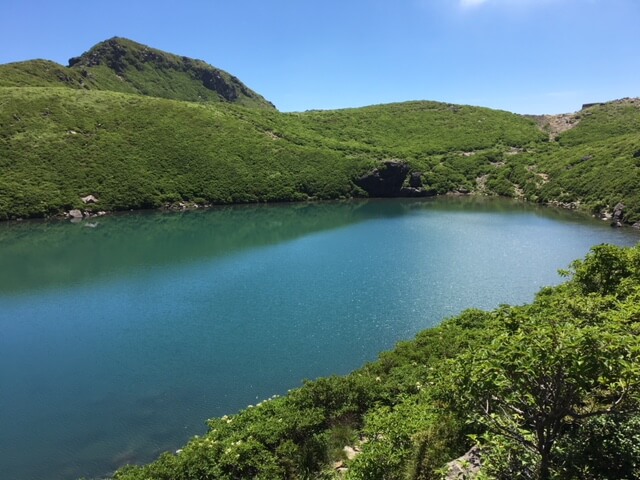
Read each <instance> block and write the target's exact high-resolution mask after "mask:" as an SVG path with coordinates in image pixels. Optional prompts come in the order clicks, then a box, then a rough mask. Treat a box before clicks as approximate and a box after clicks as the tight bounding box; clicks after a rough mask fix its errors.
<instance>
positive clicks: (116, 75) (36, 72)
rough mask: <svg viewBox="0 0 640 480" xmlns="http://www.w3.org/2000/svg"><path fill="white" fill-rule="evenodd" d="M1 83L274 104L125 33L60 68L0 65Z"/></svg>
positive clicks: (36, 62) (212, 69)
mask: <svg viewBox="0 0 640 480" xmlns="http://www.w3.org/2000/svg"><path fill="white" fill-rule="evenodd" d="M0 86H7V87H8V86H32V87H59V86H65V87H71V88H84V89H89V90H109V91H115V92H124V93H137V94H140V95H146V96H152V97H161V98H171V99H175V100H186V101H192V102H228V103H237V104H240V105H245V106H248V107H258V108H267V109H273V108H274V106H273V105H272V104H271V103H269V102H267V101H266V100H265V99H264V98H263V97H262V96H260V95H259V94H257V93H256V92H254V91H252V90H250V89H249V88H248V87H247V86H246V85H244V84H243V83H242V82H240V80H238V79H237V78H236V77H234V76H232V75H230V74H229V73H227V72H225V71H223V70H220V69H217V68H215V67H212V66H211V65H208V64H207V63H205V62H203V61H201V60H194V59H191V58H188V57H180V56H177V55H173V54H170V53H167V52H163V51H161V50H156V49H154V48H150V47H147V46H146V45H142V44H140V43H136V42H134V41H131V40H127V39H125V38H118V37H114V38H112V39H109V40H106V41H104V42H101V43H99V44H97V45H95V46H94V47H93V48H91V49H90V50H89V51H87V52H85V53H83V54H82V55H81V56H79V57H74V58H72V59H70V60H69V67H63V66H61V65H58V64H56V63H55V62H49V61H46V60H31V61H27V62H18V63H11V64H7V65H2V66H0Z"/></svg>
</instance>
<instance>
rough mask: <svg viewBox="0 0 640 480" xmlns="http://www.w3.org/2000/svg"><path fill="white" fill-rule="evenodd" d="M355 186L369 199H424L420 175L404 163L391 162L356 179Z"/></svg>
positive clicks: (425, 191) (428, 193)
mask: <svg viewBox="0 0 640 480" xmlns="http://www.w3.org/2000/svg"><path fill="white" fill-rule="evenodd" d="M355 184H356V185H357V186H359V187H360V188H362V189H363V190H364V191H365V192H367V194H368V195H369V196H370V197H385V198H388V197H426V196H429V195H433V194H434V193H432V192H429V191H427V190H425V189H424V188H423V185H422V174H421V173H420V172H418V171H412V170H411V167H409V165H407V164H406V163H404V162H401V161H396V160H391V161H387V162H384V163H383V164H382V165H381V166H380V167H378V168H375V169H373V170H371V171H370V172H367V173H366V174H364V175H363V176H361V177H360V178H358V179H356V181H355Z"/></svg>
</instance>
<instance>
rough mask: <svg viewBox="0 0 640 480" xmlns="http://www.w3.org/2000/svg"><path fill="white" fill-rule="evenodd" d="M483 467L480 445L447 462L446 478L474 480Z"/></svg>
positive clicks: (450, 479) (448, 479) (451, 479)
mask: <svg viewBox="0 0 640 480" xmlns="http://www.w3.org/2000/svg"><path fill="white" fill-rule="evenodd" d="M481 467H482V457H481V452H480V449H479V448H478V447H473V448H472V449H471V450H469V451H468V452H467V453H465V454H464V455H463V456H461V457H459V458H456V459H455V460H452V461H451V462H449V463H447V466H446V468H445V471H446V473H445V476H444V477H443V478H445V479H446V480H463V479H464V480H472V479H474V478H477V476H478V473H479V472H480V468H481Z"/></svg>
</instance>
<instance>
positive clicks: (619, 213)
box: [611, 203, 625, 227]
mask: <svg viewBox="0 0 640 480" xmlns="http://www.w3.org/2000/svg"><path fill="white" fill-rule="evenodd" d="M624 209H625V206H624V204H623V203H618V204H617V205H616V206H615V207H613V216H612V218H611V220H612V221H611V226H612V227H621V226H622V225H623V224H624Z"/></svg>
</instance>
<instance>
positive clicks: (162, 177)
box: [0, 38, 640, 223]
mask: <svg viewBox="0 0 640 480" xmlns="http://www.w3.org/2000/svg"><path fill="white" fill-rule="evenodd" d="M70 64H71V66H70V67H62V66H60V65H58V64H56V63H54V62H49V61H46V60H33V61H30V62H22V63H14V64H8V65H3V66H0V168H1V169H2V175H1V176H0V219H9V218H17V217H42V216H49V215H55V214H59V213H61V212H63V211H66V210H69V209H72V208H82V209H85V210H89V211H91V210H94V211H95V210H118V209H131V208H155V207H159V206H162V205H167V204H169V205H171V204H178V203H180V202H192V203H198V204H212V203H216V204H224V203H239V202H258V201H295V200H307V199H330V198H344V197H354V196H397V195H421V196H426V195H436V194H446V193H476V194H484V195H503V196H510V197H517V198H522V199H524V200H528V201H532V202H539V203H553V204H560V205H563V206H568V207H571V208H581V209H585V210H589V211H592V212H593V213H594V214H598V215H601V216H603V218H609V216H610V215H611V214H613V213H614V212H615V211H616V210H617V211H618V212H619V215H618V217H617V218H614V219H613V220H615V221H616V222H618V221H622V222H623V223H624V222H626V223H634V222H638V221H640V175H639V173H640V171H639V170H640V100H634V99H624V100H621V101H614V102H609V103H605V104H593V105H590V106H588V107H585V108H584V109H583V110H582V111H581V112H578V113H576V114H567V115H561V116H546V117H527V116H522V115H516V114H512V113H509V112H504V111H497V110H491V109H488V108H481V107H471V106H464V105H452V104H447V103H439V102H425V101H421V102H406V103H397V104H389V105H375V106H370V107H364V108H353V109H343V110H333V111H308V112H304V113H288V114H283V113H279V112H277V111H276V110H275V109H274V108H273V106H272V105H271V104H269V103H268V102H266V101H265V100H264V99H263V98H262V97H260V96H259V95H258V94H255V93H254V92H252V91H250V90H249V89H248V88H246V87H245V86H244V85H243V84H241V83H240V82H239V81H238V80H237V79H236V78H235V77H233V76H231V75H229V74H227V73H225V72H222V71H220V70H217V69H215V68H213V67H211V66H209V65H207V64H205V63H204V62H200V61H198V60H191V59H189V58H186V57H179V56H176V55H172V54H169V53H165V52H161V51H159V50H155V49H152V48H149V47H146V46H144V45H141V44H138V43H135V42H132V41H130V40H126V39H122V38H113V39H110V40H107V41H105V42H102V43H100V44H98V45H96V46H95V47H93V48H92V49H90V50H89V51H88V52H86V53H84V54H83V55H81V56H80V57H77V58H73V59H71V61H70ZM245 107H258V108H245ZM385 182H386V183H385ZM388 185H391V187H392V188H388ZM87 195H93V196H95V197H98V198H99V202H98V203H97V204H95V205H84V204H83V203H82V201H81V198H82V197H85V196H87ZM622 204H623V205H624V208H623V209H621V208H617V209H616V206H618V207H620V205H622ZM620 212H622V213H621V214H620Z"/></svg>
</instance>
